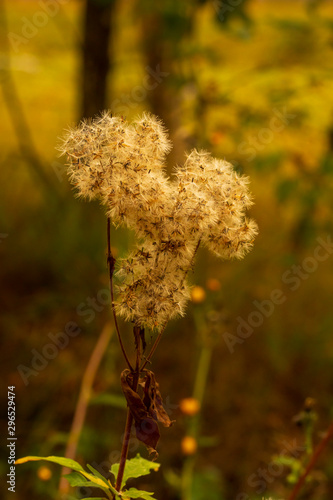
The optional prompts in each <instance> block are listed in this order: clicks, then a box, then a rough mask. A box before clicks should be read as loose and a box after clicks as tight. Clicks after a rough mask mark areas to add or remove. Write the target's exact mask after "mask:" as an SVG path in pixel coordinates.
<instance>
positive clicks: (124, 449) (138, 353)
mask: <svg viewBox="0 0 333 500" xmlns="http://www.w3.org/2000/svg"><path fill="white" fill-rule="evenodd" d="M133 333H134V337H135V344H136V364H135V372H134V374H133V383H132V389H133V391H135V392H136V391H137V388H138V383H139V378H140V373H141V370H140V364H141V339H140V333H139V331H138V328H137V327H136V326H134V328H133ZM132 424H133V415H132V413H131V410H130V409H129V408H128V409H127V418H126V425H125V433H124V439H123V445H122V448H121V456H120V461H119V469H118V474H117V479H116V486H115V488H116V490H117V491H120V490H121V483H122V481H123V477H124V472H125V466H126V460H127V455H128V446H129V442H130V437H131V429H132Z"/></svg>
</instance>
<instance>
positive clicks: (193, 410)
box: [179, 398, 200, 417]
mask: <svg viewBox="0 0 333 500" xmlns="http://www.w3.org/2000/svg"><path fill="white" fill-rule="evenodd" d="M179 407H180V411H181V412H182V413H184V415H189V416H190V417H192V416H193V415H196V414H197V413H198V412H199V411H200V403H199V401H198V400H197V399H195V398H184V399H182V400H181V402H180V403H179Z"/></svg>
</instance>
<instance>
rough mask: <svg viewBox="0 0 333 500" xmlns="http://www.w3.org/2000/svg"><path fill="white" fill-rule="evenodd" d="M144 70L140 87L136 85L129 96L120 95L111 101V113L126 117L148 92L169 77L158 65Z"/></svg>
mask: <svg viewBox="0 0 333 500" xmlns="http://www.w3.org/2000/svg"><path fill="white" fill-rule="evenodd" d="M145 70H146V74H145V76H144V77H143V78H142V82H141V85H136V86H135V87H133V88H132V90H131V92H130V93H129V94H121V96H120V98H119V99H114V100H113V101H112V103H111V108H110V109H111V112H112V113H114V114H116V115H121V116H127V115H128V113H129V111H130V110H133V109H135V108H136V106H137V105H138V103H140V102H143V101H144V100H145V99H146V97H147V95H148V92H151V91H152V90H154V89H156V87H157V86H158V85H160V84H161V83H162V82H163V80H164V79H165V78H166V77H168V76H169V75H170V73H168V72H167V71H162V70H161V68H160V65H159V64H157V66H156V68H155V69H153V68H151V67H150V66H146V67H145Z"/></svg>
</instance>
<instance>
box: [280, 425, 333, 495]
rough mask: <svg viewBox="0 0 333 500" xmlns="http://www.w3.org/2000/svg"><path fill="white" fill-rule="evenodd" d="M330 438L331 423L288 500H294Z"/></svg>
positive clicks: (331, 434) (332, 429)
mask: <svg viewBox="0 0 333 500" xmlns="http://www.w3.org/2000/svg"><path fill="white" fill-rule="evenodd" d="M332 437H333V422H332V423H331V425H330V426H329V428H328V431H327V432H326V435H325V436H324V437H323V439H322V440H321V442H320V443H319V444H318V446H317V448H316V449H315V451H314V453H313V455H312V458H311V460H310V462H309V463H308V465H307V467H306V469H305V471H304V473H303V474H302V475H301V477H300V478H299V480H298V481H297V483H296V485H295V486H294V489H293V490H292V492H291V495H290V496H289V499H288V500H296V498H297V495H298V493H299V492H300V491H301V488H302V486H303V484H304V482H305V480H306V478H307V477H308V475H309V474H310V472H311V470H312V469H313V468H314V466H315V465H316V463H317V461H318V458H319V456H320V455H321V453H322V452H323V450H324V448H325V446H326V445H327V443H328V442H329V441H330V439H332Z"/></svg>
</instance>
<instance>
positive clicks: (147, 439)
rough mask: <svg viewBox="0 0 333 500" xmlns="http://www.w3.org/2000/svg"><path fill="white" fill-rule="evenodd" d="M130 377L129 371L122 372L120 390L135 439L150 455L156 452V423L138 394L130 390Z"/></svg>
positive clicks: (157, 432) (157, 430) (158, 433)
mask: <svg viewBox="0 0 333 500" xmlns="http://www.w3.org/2000/svg"><path fill="white" fill-rule="evenodd" d="M130 375H131V372H130V371H129V370H124V371H123V372H122V373H121V377H120V381H121V388H122V390H123V393H124V395H125V398H126V401H127V404H128V407H129V409H130V411H131V413H132V415H133V418H134V423H135V430H136V437H137V438H138V439H139V440H140V441H142V442H143V443H144V444H145V445H146V446H147V448H148V451H149V453H152V452H154V451H156V446H157V443H158V440H159V438H160V432H159V429H158V425H157V421H156V419H155V418H154V416H153V415H151V413H150V412H149V410H147V408H146V406H145V404H144V402H143V401H142V399H141V398H140V396H139V394H137V393H136V392H135V391H133V389H132V388H131V386H130V383H129V378H130Z"/></svg>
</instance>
